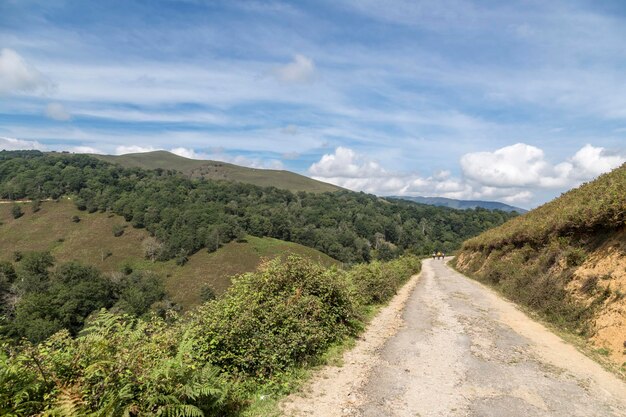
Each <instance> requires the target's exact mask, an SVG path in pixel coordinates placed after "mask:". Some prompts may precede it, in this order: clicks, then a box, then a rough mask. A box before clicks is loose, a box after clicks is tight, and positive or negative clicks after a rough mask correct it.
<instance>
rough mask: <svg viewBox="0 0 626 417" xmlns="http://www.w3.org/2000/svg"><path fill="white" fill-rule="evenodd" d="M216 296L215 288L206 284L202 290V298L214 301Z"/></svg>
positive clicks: (205, 300)
mask: <svg viewBox="0 0 626 417" xmlns="http://www.w3.org/2000/svg"><path fill="white" fill-rule="evenodd" d="M216 298H217V296H216V295H215V290H214V289H213V287H211V286H210V285H204V286H203V287H202V289H201V290H200V299H202V301H203V302H207V301H213V300H215V299H216Z"/></svg>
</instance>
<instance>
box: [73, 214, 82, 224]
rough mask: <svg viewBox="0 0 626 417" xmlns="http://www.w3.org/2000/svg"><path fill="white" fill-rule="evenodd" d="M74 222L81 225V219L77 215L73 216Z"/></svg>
mask: <svg viewBox="0 0 626 417" xmlns="http://www.w3.org/2000/svg"><path fill="white" fill-rule="evenodd" d="M72 222H74V223H79V222H80V217H78V216H76V215H74V216H72Z"/></svg>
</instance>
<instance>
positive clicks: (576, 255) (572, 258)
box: [565, 248, 587, 267]
mask: <svg viewBox="0 0 626 417" xmlns="http://www.w3.org/2000/svg"><path fill="white" fill-rule="evenodd" d="M586 258H587V253H586V252H585V251H584V250H583V249H582V248H571V249H570V250H569V251H567V253H566V254H565V261H566V262H567V266H569V267H576V266H580V265H582V264H583V262H585V259H586Z"/></svg>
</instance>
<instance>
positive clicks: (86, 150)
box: [67, 146, 104, 154]
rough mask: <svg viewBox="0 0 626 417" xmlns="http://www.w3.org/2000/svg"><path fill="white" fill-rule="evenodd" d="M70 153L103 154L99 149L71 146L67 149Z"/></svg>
mask: <svg viewBox="0 0 626 417" xmlns="http://www.w3.org/2000/svg"><path fill="white" fill-rule="evenodd" d="M67 150H68V151H70V152H73V153H95V154H104V152H102V151H101V150H100V149H98V148H93V147H91V146H72V147H71V148H69V149H67Z"/></svg>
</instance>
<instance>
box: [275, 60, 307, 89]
mask: <svg viewBox="0 0 626 417" xmlns="http://www.w3.org/2000/svg"><path fill="white" fill-rule="evenodd" d="M274 74H275V75H276V77H277V78H278V79H279V80H281V81H284V82H289V83H306V82H311V81H312V80H313V78H314V76H315V64H314V63H313V60H311V59H310V58H307V57H305V56H304V55H300V54H297V55H295V56H294V57H293V61H291V62H290V63H288V64H286V65H283V66H282V67H278V68H276V69H275V70H274Z"/></svg>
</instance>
